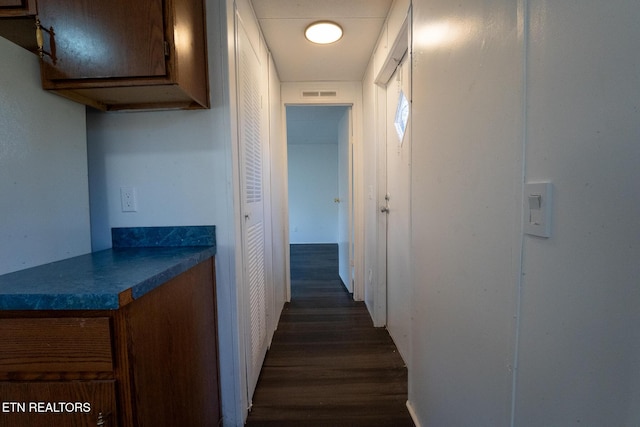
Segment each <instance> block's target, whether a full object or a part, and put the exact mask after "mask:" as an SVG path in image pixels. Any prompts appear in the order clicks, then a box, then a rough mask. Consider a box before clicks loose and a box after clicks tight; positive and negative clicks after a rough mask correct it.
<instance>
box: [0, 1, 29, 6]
mask: <svg viewBox="0 0 640 427" xmlns="http://www.w3.org/2000/svg"><path fill="white" fill-rule="evenodd" d="M24 3H25V2H24V1H22V0H0V7H24Z"/></svg>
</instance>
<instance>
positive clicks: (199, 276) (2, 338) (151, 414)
mask: <svg viewBox="0 0 640 427" xmlns="http://www.w3.org/2000/svg"><path fill="white" fill-rule="evenodd" d="M214 268H215V267H214V260H213V258H210V259H209V260H207V261H205V262H202V263H200V264H198V265H196V266H195V267H193V268H191V269H190V270H187V271H186V272H184V273H182V274H181V275H179V276H177V277H176V278H174V279H172V280H170V281H168V282H166V283H165V284H163V285H161V286H159V287H157V288H156V289H154V290H152V291H150V292H148V293H147V294H145V295H143V296H142V297H140V298H139V299H136V300H133V301H131V302H130V303H128V304H126V305H124V306H123V307H121V308H120V309H119V310H115V311H91V310H89V311H82V312H76V311H0V343H2V344H1V345H0V426H2V427H5V426H6V427H9V426H11V427H22V426H24V427H31V426H72V427H76V426H77V427H84V426H105V427H112V426H122V427H145V426H148V427H162V426H166V427H174V426H187V427H188V426H193V427H207V426H212V427H215V426H219V425H220V422H221V411H220V390H219V369H218V344H217V343H218V340H217V320H216V302H215V279H214V278H215V270H214Z"/></svg>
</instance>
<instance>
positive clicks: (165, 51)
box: [164, 40, 169, 57]
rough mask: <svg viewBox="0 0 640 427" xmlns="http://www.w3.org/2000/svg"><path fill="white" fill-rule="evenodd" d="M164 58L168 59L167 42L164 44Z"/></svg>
mask: <svg viewBox="0 0 640 427" xmlns="http://www.w3.org/2000/svg"><path fill="white" fill-rule="evenodd" d="M164 56H166V57H169V42H168V41H166V40H165V42H164Z"/></svg>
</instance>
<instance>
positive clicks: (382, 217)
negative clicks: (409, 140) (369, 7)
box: [373, 7, 412, 327]
mask: <svg viewBox="0 0 640 427" xmlns="http://www.w3.org/2000/svg"><path fill="white" fill-rule="evenodd" d="M410 23H411V7H410V8H409V10H408V11H407V15H406V16H405V19H404V21H403V23H402V25H401V27H400V30H399V31H398V33H397V35H396V38H395V40H394V41H393V44H392V45H391V47H390V49H389V50H388V51H387V56H386V57H385V60H384V62H383V65H382V67H381V69H380V72H379V73H378V74H377V75H376V77H375V81H374V82H375V85H376V87H375V91H376V92H375V103H376V106H375V115H376V122H377V123H376V133H377V138H376V142H377V147H376V154H377V173H376V187H377V199H376V200H377V201H378V203H377V208H378V213H377V218H378V220H377V222H376V225H377V229H376V231H377V232H376V261H377V270H376V277H377V282H376V283H377V286H376V289H375V291H374V307H375V310H374V313H373V323H374V325H375V326H378V327H382V326H386V325H387V214H386V213H384V212H381V208H382V207H383V206H385V205H386V200H385V197H386V196H387V86H388V84H389V81H390V79H391V78H392V76H393V75H394V73H395V70H396V68H397V66H398V65H399V64H400V63H401V61H402V59H403V58H404V55H405V52H406V55H409V57H408V58H407V62H408V66H409V67H411V66H412V55H411V49H410V48H411V37H412V34H411V25H410ZM410 75H411V73H410ZM409 98H410V99H411V96H409Z"/></svg>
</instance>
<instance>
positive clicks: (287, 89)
mask: <svg viewBox="0 0 640 427" xmlns="http://www.w3.org/2000/svg"><path fill="white" fill-rule="evenodd" d="M311 92H332V93H334V96H327V97H325V96H323V97H317V98H315V97H307V96H306V94H308V93H311ZM280 96H281V105H282V107H281V111H282V118H283V120H282V126H283V130H282V135H283V137H284V138H285V140H286V138H287V132H286V123H287V121H286V107H287V106H305V105H306V106H313V105H327V106H342V107H344V106H350V107H351V113H350V115H349V120H350V128H351V141H350V147H351V150H350V152H351V153H352V155H351V160H350V162H349V163H350V166H351V167H352V171H351V172H350V173H349V176H350V179H351V180H352V181H351V182H350V183H349V188H350V189H352V190H353V191H352V194H351V195H350V197H349V198H350V202H351V203H352V205H351V206H350V208H349V213H350V214H349V216H350V217H352V218H351V219H350V221H349V222H350V224H351V227H352V228H351V230H350V231H349V236H350V238H351V239H352V242H350V247H351V248H353V249H352V250H353V255H352V256H353V258H352V259H351V260H350V264H351V269H352V272H353V273H352V274H353V299H354V300H356V301H362V300H363V299H364V245H363V242H364V215H363V213H364V208H363V201H364V197H363V189H362V186H363V184H362V183H363V179H364V177H363V160H362V139H361V135H362V121H361V120H362V82H291V83H286V82H285V83H282V84H281V93H280ZM285 200H286V206H283V207H282V214H283V215H285V218H284V219H283V221H284V224H285V225H286V228H287V230H286V233H287V235H288V233H289V226H288V224H289V214H288V212H289V201H288V197H286V198H285ZM286 263H287V265H288V266H289V265H290V255H289V253H288V252H287V254H286ZM287 288H288V289H287V301H291V276H290V272H289V271H287Z"/></svg>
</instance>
